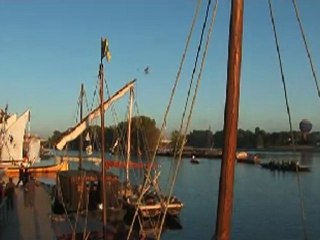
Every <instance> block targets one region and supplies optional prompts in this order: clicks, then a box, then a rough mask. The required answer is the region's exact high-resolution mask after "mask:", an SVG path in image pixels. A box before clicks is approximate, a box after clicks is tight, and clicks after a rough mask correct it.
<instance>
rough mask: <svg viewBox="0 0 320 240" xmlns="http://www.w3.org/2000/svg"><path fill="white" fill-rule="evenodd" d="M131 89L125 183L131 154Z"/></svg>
mask: <svg viewBox="0 0 320 240" xmlns="http://www.w3.org/2000/svg"><path fill="white" fill-rule="evenodd" d="M132 102H133V89H132V88H131V89H130V105H129V114H128V136H127V161H126V184H127V186H128V184H129V162H130V156H131V116H132V105H133V104H132Z"/></svg>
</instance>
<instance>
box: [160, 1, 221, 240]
mask: <svg viewBox="0 0 320 240" xmlns="http://www.w3.org/2000/svg"><path fill="white" fill-rule="evenodd" d="M218 3H219V0H216V2H215V5H214V7H213V13H212V19H211V22H210V27H209V30H208V34H207V39H206V43H205V49H204V51H203V54H202V59H201V66H200V70H199V73H198V78H197V83H196V87H195V90H194V95H193V98H192V103H191V107H190V111H189V115H188V119H187V123H186V127H185V132H184V134H183V140H182V146H181V149H183V147H184V143H185V142H186V135H187V131H188V129H189V125H190V122H191V116H192V112H193V109H194V105H195V101H196V97H197V93H198V89H199V86H200V82H201V78H202V72H203V69H204V66H205V62H206V57H207V53H208V48H209V42H210V40H211V36H212V32H213V26H214V22H215V18H216V14H217V8H218ZM210 4H211V0H209V1H208V5H207V12H206V18H205V24H206V22H207V19H208V10H209V8H210ZM205 24H204V28H205ZM201 41H202V36H201ZM198 49H200V48H198ZM181 160H182V151H180V154H179V158H178V163H177V165H176V169H175V173H174V176H173V181H172V184H171V188H170V192H169V196H168V198H167V201H166V205H165V206H166V208H165V212H164V214H163V217H162V222H161V225H160V231H159V235H158V240H159V239H160V233H161V231H162V228H163V225H164V221H165V217H166V214H167V211H168V206H169V203H170V199H171V196H172V193H173V188H174V186H175V181H176V179H177V176H178V171H179V166H180V163H181Z"/></svg>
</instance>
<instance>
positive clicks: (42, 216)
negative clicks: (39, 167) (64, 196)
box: [0, 181, 55, 240]
mask: <svg viewBox="0 0 320 240" xmlns="http://www.w3.org/2000/svg"><path fill="white" fill-rule="evenodd" d="M14 182H15V181H14ZM23 192H24V191H23V188H22V187H17V188H16V198H15V205H14V210H13V211H10V210H8V211H7V212H6V213H5V214H7V215H5V216H4V217H2V218H1V220H0V221H1V222H0V240H6V239H12V240H30V239H33V240H44V239H48V240H52V239H55V236H54V233H53V230H52V228H51V225H50V219H49V215H50V212H51V209H50V206H51V205H50V196H49V194H48V192H47V191H46V189H45V185H43V184H40V185H39V186H38V187H36V192H35V204H34V207H33V208H31V207H27V206H25V204H24V193H23Z"/></svg>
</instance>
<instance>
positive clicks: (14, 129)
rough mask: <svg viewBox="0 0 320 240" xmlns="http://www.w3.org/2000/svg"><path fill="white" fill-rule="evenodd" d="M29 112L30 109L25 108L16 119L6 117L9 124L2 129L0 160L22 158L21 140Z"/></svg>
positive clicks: (22, 139)
mask: <svg viewBox="0 0 320 240" xmlns="http://www.w3.org/2000/svg"><path fill="white" fill-rule="evenodd" d="M29 114H30V110H27V111H25V112H24V113H23V114H22V115H21V116H19V118H18V119H17V120H16V121H14V118H13V119H11V118H9V119H8V120H9V122H10V124H11V125H9V127H8V128H5V129H4V132H2V136H1V139H2V144H1V160H22V158H23V141H24V135H25V130H26V126H27V123H28V120H29ZM10 119H11V120H10Z"/></svg>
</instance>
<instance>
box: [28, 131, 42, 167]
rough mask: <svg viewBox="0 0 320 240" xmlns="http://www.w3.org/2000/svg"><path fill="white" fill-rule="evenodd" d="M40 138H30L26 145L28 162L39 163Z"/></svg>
mask: <svg viewBox="0 0 320 240" xmlns="http://www.w3.org/2000/svg"><path fill="white" fill-rule="evenodd" d="M40 149H41V144H40V138H38V137H30V138H29V144H28V160H29V161H30V162H31V163H34V162H40Z"/></svg>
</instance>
